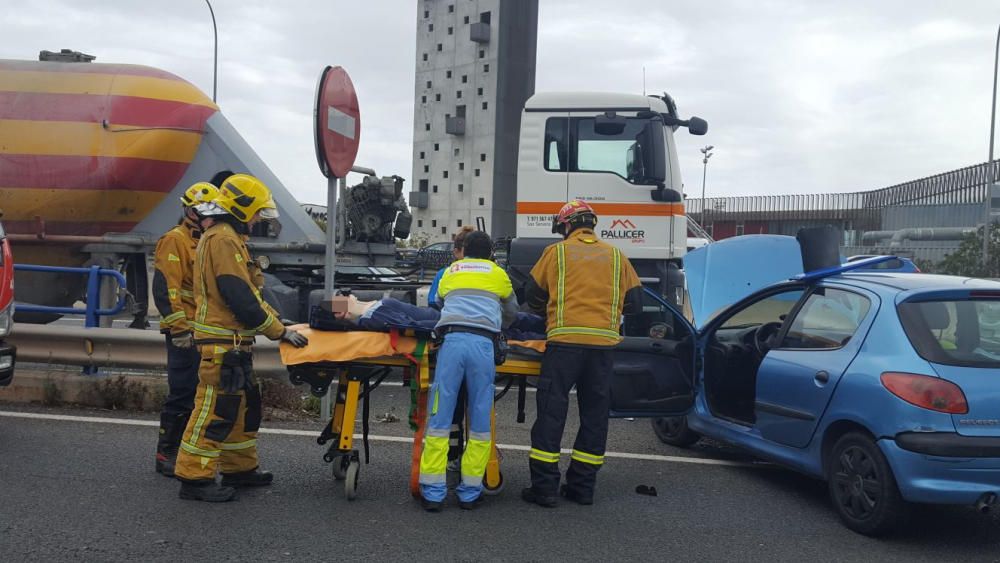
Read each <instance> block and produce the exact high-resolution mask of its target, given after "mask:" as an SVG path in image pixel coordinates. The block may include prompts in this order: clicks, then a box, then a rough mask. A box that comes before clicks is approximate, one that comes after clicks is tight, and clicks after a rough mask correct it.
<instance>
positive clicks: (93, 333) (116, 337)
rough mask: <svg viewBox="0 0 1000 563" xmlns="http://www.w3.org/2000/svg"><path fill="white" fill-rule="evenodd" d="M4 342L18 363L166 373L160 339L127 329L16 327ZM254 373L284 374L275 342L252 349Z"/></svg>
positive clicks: (144, 332) (165, 353)
mask: <svg viewBox="0 0 1000 563" xmlns="http://www.w3.org/2000/svg"><path fill="white" fill-rule="evenodd" d="M7 340H8V341H9V342H10V343H12V344H14V345H15V346H17V361H18V363H19V364H20V363H37V364H56V365H69V366H82V367H84V368H90V369H100V368H104V369H121V368H127V369H143V370H153V371H163V372H164V373H166V369H167V352H166V343H165V342H164V336H163V335H162V334H159V333H158V332H154V331H152V330H137V329H131V328H80V327H70V326H60V325H35V324H26V323H18V324H16V325H15V326H14V331H13V332H12V333H11V335H10V336H9V337H8V338H7ZM253 357H254V371H255V372H257V373H258V374H259V375H262V376H269V377H283V376H286V375H287V374H288V372H287V371H286V369H285V366H284V364H282V363H281V356H280V354H279V352H278V344H277V343H276V342H271V341H265V342H261V343H258V344H256V345H255V346H254V354H253Z"/></svg>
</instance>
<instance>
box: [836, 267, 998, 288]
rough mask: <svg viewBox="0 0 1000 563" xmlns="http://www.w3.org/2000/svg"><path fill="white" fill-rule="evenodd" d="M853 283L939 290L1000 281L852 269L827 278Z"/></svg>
mask: <svg viewBox="0 0 1000 563" xmlns="http://www.w3.org/2000/svg"><path fill="white" fill-rule="evenodd" d="M827 279H829V280H831V281H843V282H847V283H854V284H859V283H860V284H861V285H865V284H870V285H873V286H881V287H884V288H890V289H896V290H899V291H912V292H914V293H920V292H923V291H939V290H947V289H991V290H1000V282H997V281H992V280H985V279H980V278H968V277H962V276H944V275H936V274H910V273H899V272H885V273H881V272H878V273H876V272H873V271H853V272H847V273H845V274H841V275H839V276H832V277H830V278H827Z"/></svg>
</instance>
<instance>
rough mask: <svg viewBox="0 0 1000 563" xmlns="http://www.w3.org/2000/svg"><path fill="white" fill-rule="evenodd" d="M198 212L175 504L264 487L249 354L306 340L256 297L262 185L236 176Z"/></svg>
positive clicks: (264, 209) (267, 478)
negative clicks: (205, 224) (193, 377)
mask: <svg viewBox="0 0 1000 563" xmlns="http://www.w3.org/2000/svg"><path fill="white" fill-rule="evenodd" d="M198 211H199V212H200V213H201V214H202V215H204V216H208V217H210V218H211V219H213V220H214V224H213V225H212V226H210V227H209V228H208V229H206V230H205V233H204V234H203V235H202V236H201V241H200V242H199V243H198V251H197V254H196V257H195V274H194V288H195V290H194V292H195V313H194V319H193V320H192V321H191V326H192V327H193V329H194V341H195V344H196V345H197V347H198V351H199V354H200V367H199V370H198V391H197V394H196V395H195V406H194V410H193V411H192V413H191V418H190V419H189V420H188V424H187V428H186V429H185V430H184V437H183V439H182V440H181V446H180V453H179V454H178V456H177V465H176V469H175V475H176V476H177V478H178V479H179V480H180V481H181V490H180V497H181V498H182V499H189V500H204V501H209V502H225V501H228V500H232V499H233V497H234V495H235V493H236V488H237V487H258V486H265V485H270V484H271V481H272V479H273V476H272V475H271V474H270V473H268V472H266V471H260V470H259V469H258V462H257V430H258V429H259V428H260V420H261V403H260V386H259V383H258V382H257V381H256V379H255V378H254V376H253V361H252V358H253V357H252V354H251V345H252V344H253V341H254V337H255V335H257V334H262V335H264V336H266V337H268V338H270V339H271V340H279V339H280V340H283V341H286V342H288V343H290V344H292V345H293V346H298V347H301V346H305V345H306V344H307V343H308V341H307V340H306V338H305V337H304V336H302V335H301V334H299V333H298V332H295V331H293V330H289V329H287V328H285V327H284V326H283V325H282V323H281V320H280V319H279V318H278V314H277V313H276V312H275V311H274V309H272V308H271V307H270V306H269V305H268V304H267V303H266V302H265V301H264V300H263V299H262V298H261V288H262V286H263V275H262V274H261V273H260V270H259V268H257V267H256V266H255V265H254V263H253V261H252V259H251V257H250V252H249V251H248V249H247V246H246V242H245V241H246V238H247V237H248V236H249V233H250V228H251V227H252V226H253V225H254V224H255V223H257V222H258V221H260V220H262V219H274V218H277V216H278V210H277V207H276V206H275V204H274V200H273V199H272V197H271V191H270V190H269V189H268V188H267V186H265V185H264V183H263V182H261V181H260V180H258V179H257V178H254V177H253V176H250V175H247V174H235V175H233V176H230V177H229V178H227V179H226V180H224V181H223V182H222V185H221V186H220V190H219V196H218V197H217V198H216V199H215V200H214V201H213V202H211V203H207V204H203V205H201V206H199V207H198ZM217 470H221V472H222V483H221V486H220V484H219V483H218V482H216V480H215V477H216V471H217Z"/></svg>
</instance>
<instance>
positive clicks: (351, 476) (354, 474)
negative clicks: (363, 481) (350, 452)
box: [344, 460, 361, 500]
mask: <svg viewBox="0 0 1000 563" xmlns="http://www.w3.org/2000/svg"><path fill="white" fill-rule="evenodd" d="M360 473H361V462H360V461H357V460H354V461H351V463H350V465H348V466H347V473H346V475H345V479H344V496H346V497H347V500H354V497H356V496H357V495H358V475H359V474H360Z"/></svg>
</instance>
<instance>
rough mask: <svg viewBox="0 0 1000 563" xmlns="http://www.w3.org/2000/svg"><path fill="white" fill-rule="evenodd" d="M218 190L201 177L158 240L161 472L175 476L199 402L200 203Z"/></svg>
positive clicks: (158, 461) (155, 296)
mask: <svg viewBox="0 0 1000 563" xmlns="http://www.w3.org/2000/svg"><path fill="white" fill-rule="evenodd" d="M217 195H219V188H217V187H216V186H214V185H212V184H209V183H208V182H198V183H197V184H194V185H192V186H191V187H189V188H188V189H187V190H186V191H185V192H184V195H182V196H181V197H180V200H181V205H182V209H183V213H184V215H183V216H182V218H181V221H180V223H178V225H177V226H176V227H174V228H172V229H170V230H169V231H167V232H166V233H165V234H164V235H163V236H162V237H160V240H159V241H157V243H156V251H155V252H154V255H153V260H154V268H155V273H154V274H153V303H155V304H156V308H157V309H158V310H159V311H160V332H162V333H163V334H164V335H165V338H166V341H167V398H166V400H165V401H164V402H163V410H162V411H161V412H160V432H159V439H158V440H157V442H156V471H157V472H158V473H162V474H163V475H165V476H167V477H173V476H174V463H175V462H176V460H177V448H178V446H179V445H180V442H181V434H183V433H184V427H185V426H186V425H187V421H188V417H190V416H191V408H192V407H194V394H195V388H196V387H197V386H198V361H199V360H200V359H201V358H200V357H199V356H198V350H197V349H195V347H194V334H193V332H192V331H191V325H190V324H189V322H190V321H191V320H192V319H194V285H193V278H194V253H195V249H196V248H197V246H198V239H199V238H201V233H202V224H201V222H202V217H201V216H200V215H198V212H197V211H196V210H195V207H196V206H198V205H201V204H203V203H208V202H210V201H212V200H214V199H215V197H216V196H217Z"/></svg>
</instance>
